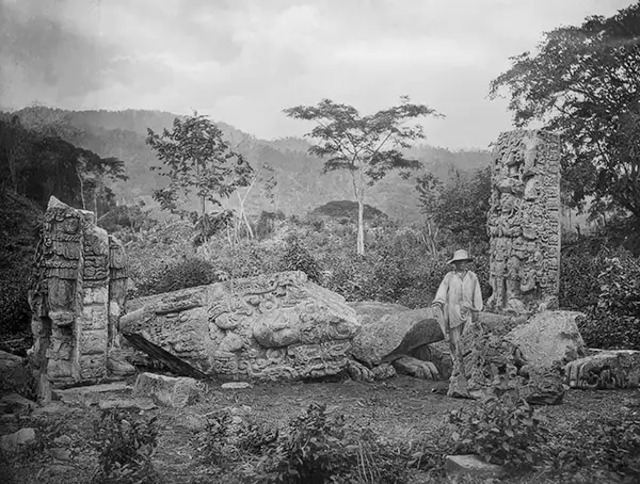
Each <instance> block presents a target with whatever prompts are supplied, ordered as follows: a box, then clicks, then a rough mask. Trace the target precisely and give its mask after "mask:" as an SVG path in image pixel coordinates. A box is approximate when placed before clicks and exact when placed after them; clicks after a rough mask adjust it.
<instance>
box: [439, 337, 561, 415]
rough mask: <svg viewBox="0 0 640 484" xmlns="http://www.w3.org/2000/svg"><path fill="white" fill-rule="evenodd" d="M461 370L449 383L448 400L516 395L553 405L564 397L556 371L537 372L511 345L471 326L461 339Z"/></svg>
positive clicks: (543, 370) (500, 338)
mask: <svg viewBox="0 0 640 484" xmlns="http://www.w3.org/2000/svg"><path fill="white" fill-rule="evenodd" d="M462 345H463V348H464V370H463V374H462V375H458V377H457V378H456V379H453V378H452V379H451V380H450V382H449V391H448V395H449V396H454V397H471V398H482V397H486V396H490V395H494V396H499V395H501V394H505V393H512V394H516V395H517V396H518V397H521V398H524V399H525V400H527V401H528V402H530V403H537V404H557V403H561V401H562V398H563V396H564V392H565V390H564V386H563V379H562V376H561V374H560V372H559V371H558V370H559V368H554V369H546V368H537V367H535V366H533V365H529V364H527V363H528V362H527V361H526V359H524V357H523V356H522V354H521V353H520V351H519V350H518V347H516V346H515V345H514V344H513V343H512V342H511V341H509V340H508V339H506V338H505V337H501V336H498V335H495V334H493V333H490V332H488V331H484V330H483V328H482V326H481V325H477V324H474V325H471V326H469V327H468V328H466V329H465V333H464V334H463V336H462Z"/></svg>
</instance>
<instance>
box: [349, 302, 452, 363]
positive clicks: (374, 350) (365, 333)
mask: <svg viewBox="0 0 640 484" xmlns="http://www.w3.org/2000/svg"><path fill="white" fill-rule="evenodd" d="M351 307H352V308H354V309H355V310H356V312H357V313H358V319H359V321H360V323H361V324H362V329H361V330H360V332H359V333H358V334H357V335H356V337H355V338H354V340H353V350H352V355H353V357H354V358H355V359H356V360H358V361H360V362H362V363H364V364H365V365H366V366H368V367H369V368H372V367H374V366H377V365H379V364H381V363H382V362H383V360H384V359H385V358H386V357H389V356H391V355H410V354H411V352H412V351H414V350H415V349H416V348H418V347H420V346H423V345H425V344H429V343H433V342H436V341H440V340H442V339H444V335H443V334H442V330H441V329H440V325H439V324H438V322H437V320H436V319H435V317H434V314H433V310H432V309H431V308H422V309H407V308H405V307H403V306H399V305H397V304H385V303H378V302H361V303H352V304H351Z"/></svg>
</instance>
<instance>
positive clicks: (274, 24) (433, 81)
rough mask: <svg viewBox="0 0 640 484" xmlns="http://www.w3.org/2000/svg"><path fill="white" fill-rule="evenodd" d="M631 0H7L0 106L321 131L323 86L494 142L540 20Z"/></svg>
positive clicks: (570, 20) (259, 129)
mask: <svg viewBox="0 0 640 484" xmlns="http://www.w3.org/2000/svg"><path fill="white" fill-rule="evenodd" d="M632 3H634V2H632V1H629V0H0V108H2V109H5V110H14V109H20V108H22V107H25V106H30V105H34V104H40V105H45V106H51V107H59V108H64V109H73V110H85V109H108V110H120V109H157V110H163V111H169V112H172V113H175V114H189V113H191V112H193V111H194V110H197V111H198V112H199V113H202V114H208V115H210V116H211V118H212V119H214V120H216V121H224V122H226V123H229V124H231V125H233V126H235V127H237V128H239V129H241V130H243V131H245V132H248V133H250V134H253V135H255V136H257V137H258V138H263V139H274V138H280V137H287V136H300V135H302V134H303V133H305V132H307V131H309V130H310V129H311V127H312V126H311V125H309V124H306V123H305V122H302V121H298V120H293V119H289V118H287V117H286V116H285V115H284V113H283V112H282V111H283V109H285V108H289V107H293V106H297V105H300V104H305V105H313V104H316V103H318V102H319V101H320V100H322V99H324V98H329V99H332V100H333V101H336V102H340V103H346V104H350V105H353V106H354V107H356V108H357V109H358V110H359V111H360V112H361V113H362V114H369V113H373V112H376V111H378V110H380V109H384V108H387V107H390V106H392V105H394V104H397V103H398V102H399V99H400V96H401V95H408V96H410V98H411V100H412V101H413V102H416V103H422V104H427V105H428V106H429V107H431V108H433V109H435V110H436V111H437V112H439V113H441V114H444V116H445V117H444V118H428V119H425V120H424V121H423V122H422V124H423V126H424V128H425V134H426V140H425V142H426V143H428V144H430V145H433V146H440V147H444V148H449V149H452V150H458V149H470V148H482V149H484V148H487V147H488V146H489V144H490V143H491V142H492V141H493V140H495V139H496V138H497V136H498V134H499V133H500V132H502V131H508V130H509V129H512V125H511V114H510V113H509V112H508V110H507V100H506V99H497V100H490V99H488V97H487V96H488V91H489V84H490V82H491V80H492V79H494V78H496V77H497V76H498V75H499V74H500V73H502V72H504V71H506V70H507V69H508V68H509V66H510V61H509V57H511V56H514V55H518V54H520V53H522V52H525V51H535V48H536V45H538V43H539V42H540V41H541V40H542V39H543V33H544V32H547V31H550V30H553V29H554V28H556V27H560V26H564V25H579V24H580V23H581V22H582V20H584V18H585V17H587V16H590V15H604V16H610V15H612V14H614V13H615V12H616V11H618V10H620V9H622V8H625V7H627V6H629V5H631V4H632Z"/></svg>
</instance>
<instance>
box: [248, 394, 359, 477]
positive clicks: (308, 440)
mask: <svg viewBox="0 0 640 484" xmlns="http://www.w3.org/2000/svg"><path fill="white" fill-rule="evenodd" d="M344 438H345V422H344V417H343V416H336V417H333V418H331V417H329V416H328V415H327V413H326V407H325V405H323V404H317V403H312V404H311V405H309V407H308V409H307V412H306V414H305V415H302V416H301V417H297V418H296V419H294V420H293V421H292V422H291V423H290V428H289V433H288V435H286V436H285V437H283V438H280V439H279V441H278V445H277V446H276V447H274V448H272V449H271V450H270V451H269V452H267V453H266V454H265V456H264V457H263V458H262V459H261V460H260V462H259V465H258V472H257V473H258V478H259V480H260V481H261V482H266V483H276V482H277V483H283V484H295V483H300V482H305V483H309V484H323V483H325V482H329V481H331V480H332V478H334V477H336V476H338V475H339V474H340V473H341V472H343V471H344V470H345V468H346V467H348V455H347V452H346V451H347V448H346V444H345V442H344Z"/></svg>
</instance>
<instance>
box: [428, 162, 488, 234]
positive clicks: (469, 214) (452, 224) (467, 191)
mask: <svg viewBox="0 0 640 484" xmlns="http://www.w3.org/2000/svg"><path fill="white" fill-rule="evenodd" d="M490 196H491V167H489V166H487V167H486V168H483V169H480V170H475V171H474V172H472V173H465V172H460V171H457V170H455V171H454V172H453V177H452V178H451V179H450V180H449V181H448V182H447V183H445V184H444V185H443V186H442V188H441V189H440V190H439V196H438V200H437V201H436V202H435V207H434V221H435V223H436V225H437V226H438V227H439V228H441V229H443V230H445V231H447V232H448V233H449V234H450V235H453V236H454V237H455V242H456V243H457V244H459V245H464V244H471V243H476V244H478V243H479V244H482V243H487V242H488V234H487V212H488V211H489V203H490V202H489V199H490Z"/></svg>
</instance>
